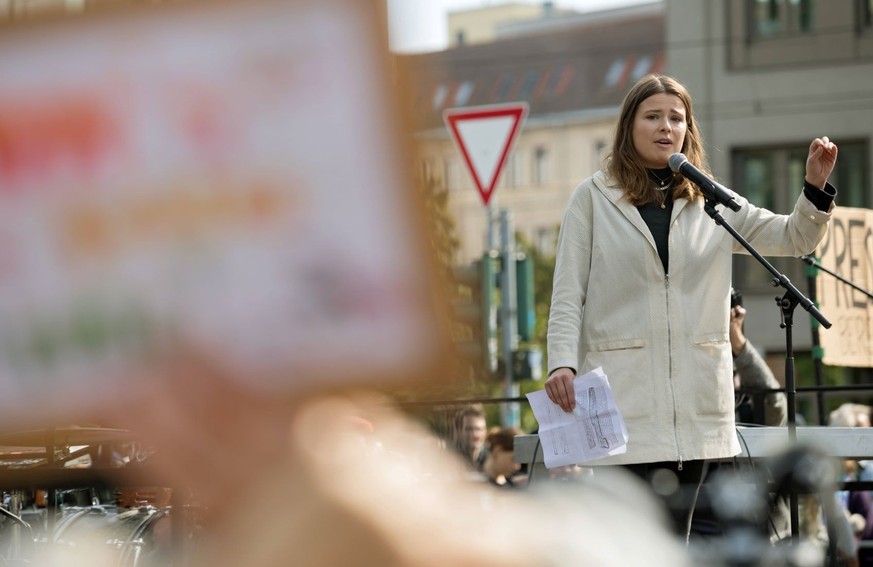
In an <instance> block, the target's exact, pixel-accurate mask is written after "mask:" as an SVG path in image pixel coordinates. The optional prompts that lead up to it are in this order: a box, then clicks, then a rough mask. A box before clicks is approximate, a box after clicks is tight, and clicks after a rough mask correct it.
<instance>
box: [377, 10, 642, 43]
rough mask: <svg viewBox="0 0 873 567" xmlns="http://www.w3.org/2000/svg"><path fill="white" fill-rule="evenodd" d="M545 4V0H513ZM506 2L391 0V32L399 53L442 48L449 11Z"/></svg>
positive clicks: (389, 25)
mask: <svg viewBox="0 0 873 567" xmlns="http://www.w3.org/2000/svg"><path fill="white" fill-rule="evenodd" d="M511 1H512V2H519V3H525V4H542V0H511ZM651 1H653V0H555V1H554V5H555V7H557V8H571V9H574V10H576V11H578V12H590V11H593V10H602V9H607V8H614V7H615V8H617V7H620V6H626V5H629V4H642V3H645V2H651ZM504 3H507V2H505V1H503V0H388V34H389V41H390V44H391V50H392V51H394V52H396V53H421V52H425V51H439V50H442V49H445V48H446V45H447V40H448V38H447V35H448V32H447V25H446V21H447V17H448V13H449V12H450V11H456V10H464V9H469V8H482V7H485V6H494V5H499V4H504Z"/></svg>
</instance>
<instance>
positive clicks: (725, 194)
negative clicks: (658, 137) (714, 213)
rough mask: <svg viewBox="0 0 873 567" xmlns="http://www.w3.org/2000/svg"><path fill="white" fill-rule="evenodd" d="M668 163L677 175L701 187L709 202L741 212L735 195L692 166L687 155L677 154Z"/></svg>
mask: <svg viewBox="0 0 873 567" xmlns="http://www.w3.org/2000/svg"><path fill="white" fill-rule="evenodd" d="M667 161H668V163H669V164H670V169H672V170H673V171H675V172H677V173H681V174H682V175H684V176H685V177H686V178H687V179H688V180H689V181H691V182H693V183H694V184H695V185H697V186H698V187H700V190H701V191H703V196H704V197H706V198H707V199H708V200H710V201H715V202H716V203H718V204H720V205H724V206H725V207H727V208H729V209H730V210H732V211H739V210H740V204H739V203H737V202H736V200H734V195H733V193H731V192H730V190H728V189H726V188H725V187H722V186H721V185H719V184H718V183H716V182H715V181H713V180H712V179H710V178H709V177H707V176H706V174H705V173H703V172H702V171H700V170H699V169H697V168H696V167H694V166H693V165H691V163H690V162H689V161H688V158H687V157H685V154H680V153H675V154H673V155H672V156H670V159H669V160H667Z"/></svg>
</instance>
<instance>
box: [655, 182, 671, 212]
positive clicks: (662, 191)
mask: <svg viewBox="0 0 873 567" xmlns="http://www.w3.org/2000/svg"><path fill="white" fill-rule="evenodd" d="M672 188H673V183H672V182H671V183H668V184H667V185H665V186H663V187H655V191H656V194H657V195H659V196H660V201H661V202H660V203H658V206H659V207H661V208H662V209H666V208H667V195H668V194H669V191H670V189H672Z"/></svg>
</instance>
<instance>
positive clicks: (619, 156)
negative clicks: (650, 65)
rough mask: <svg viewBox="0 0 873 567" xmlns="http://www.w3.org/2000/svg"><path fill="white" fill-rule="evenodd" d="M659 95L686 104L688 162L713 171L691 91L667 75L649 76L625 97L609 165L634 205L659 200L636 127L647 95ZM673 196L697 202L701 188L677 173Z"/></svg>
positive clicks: (684, 149)
mask: <svg viewBox="0 0 873 567" xmlns="http://www.w3.org/2000/svg"><path fill="white" fill-rule="evenodd" d="M656 94H671V95H676V96H678V97H679V99H680V100H681V101H682V103H683V104H684V105H685V121H686V124H687V128H686V132H685V141H684V142H683V143H682V150H681V151H682V153H683V154H685V157H687V158H688V161H689V162H690V163H691V164H692V165H694V166H695V167H697V169H699V170H701V171H703V172H704V173H706V174H709V168H708V166H707V164H706V154H705V151H704V149H703V140H702V139H701V136H700V132H699V131H698V130H697V121H696V120H695V119H694V113H693V111H692V108H691V95H689V94H688V90H687V89H686V88H685V87H684V86H683V85H682V84H681V83H680V82H679V81H677V80H676V79H673V78H672V77H668V76H666V75H646V76H645V77H643V78H642V79H640V80H639V81H637V84H635V85H634V86H633V88H631V90H630V92H628V93H627V96H625V98H624V103H622V106H621V114H620V116H619V120H618V126H617V127H616V130H615V140H614V141H613V144H612V153H611V154H610V156H609V159H608V161H607V164H606V168H607V172H608V173H609V175H610V177H612V178H613V179H615V180H616V181H618V185H619V187H623V188H624V192H625V195H626V196H627V198H628V200H629V201H630V202H631V203H632V204H634V205H643V204H646V203H652V202H655V200H656V199H655V194H656V193H655V190H654V189H653V188H652V181H651V180H650V179H649V176H648V174H647V173H646V168H645V166H644V165H643V164H642V162H640V156H639V154H637V149H636V148H635V147H634V140H633V128H634V119H635V118H636V114H637V109H638V108H639V106H640V104H642V102H643V101H644V100H646V99H647V98H649V97H650V96H652V95H656ZM673 182H674V185H673V198H674V199H677V198H680V197H685V198H686V199H688V200H690V201H693V200H695V199H696V198H697V197H698V196H699V195H701V193H700V190H699V189H698V188H697V187H695V186H694V185H693V184H692V183H691V182H690V181H688V180H687V179H685V178H684V177H682V176H681V175H678V174H675V173H674V174H673Z"/></svg>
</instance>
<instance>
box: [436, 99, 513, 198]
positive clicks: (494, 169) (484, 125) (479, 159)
mask: <svg viewBox="0 0 873 567" xmlns="http://www.w3.org/2000/svg"><path fill="white" fill-rule="evenodd" d="M526 116H527V103H526V102H517V103H512V104H502V105H495V106H470V107H466V108H449V109H447V110H446V111H445V112H444V113H443V120H444V121H445V123H446V126H447V127H448V129H449V134H451V136H452V140H453V141H454V142H455V146H456V147H457V148H458V151H459V152H461V155H462V156H463V158H464V163H466V164H467V169H468V170H469V171H470V175H471V176H472V177H473V183H475V185H476V188H477V189H478V190H479V194H480V195H481V196H482V202H483V203H485V205H486V206H487V205H488V201H490V200H491V194H492V193H493V192H494V187H495V186H496V185H497V180H498V179H499V178H500V173H501V171H502V170H503V166H504V165H505V164H506V159H507V157H509V152H510V150H511V149H512V144H513V143H514V142H515V138H516V137H517V136H518V132H519V131H520V130H521V126H522V124H523V123H524V119H525V117H526Z"/></svg>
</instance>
